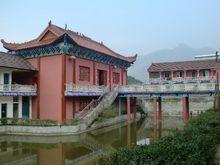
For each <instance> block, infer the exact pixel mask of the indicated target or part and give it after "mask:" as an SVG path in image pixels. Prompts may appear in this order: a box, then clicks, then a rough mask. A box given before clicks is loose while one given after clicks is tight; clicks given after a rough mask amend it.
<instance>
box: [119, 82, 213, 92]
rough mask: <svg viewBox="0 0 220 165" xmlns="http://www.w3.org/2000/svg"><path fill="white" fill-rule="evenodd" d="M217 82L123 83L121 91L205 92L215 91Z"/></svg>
mask: <svg viewBox="0 0 220 165" xmlns="http://www.w3.org/2000/svg"><path fill="white" fill-rule="evenodd" d="M215 85H216V83H214V82H212V83H185V84H176V83H174V82H172V83H169V84H159V85H151V84H144V85H123V86H120V87H119V93H141V92H142V93H148V92H149V93H152V92H155V93H156V92H163V93H164V92H186V91H188V92H203V91H215Z"/></svg>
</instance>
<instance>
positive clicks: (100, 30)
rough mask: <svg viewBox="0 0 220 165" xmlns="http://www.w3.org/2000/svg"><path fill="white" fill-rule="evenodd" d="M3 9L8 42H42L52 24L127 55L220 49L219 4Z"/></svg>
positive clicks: (57, 0) (45, 4)
mask: <svg viewBox="0 0 220 165" xmlns="http://www.w3.org/2000/svg"><path fill="white" fill-rule="evenodd" d="M0 6H1V9H0V38H1V39H4V40H5V41H8V42H25V41H28V40H31V39H34V38H36V37H37V36H38V35H39V34H40V33H41V32H42V31H43V29H44V28H45V27H46V26H47V24H48V22H49V20H51V21H52V23H53V24H56V25H58V26H61V27H65V24H67V25H68V28H69V29H71V30H73V31H78V32H81V33H84V34H85V35H87V36H89V37H91V38H92V39H94V40H97V41H103V42H104V43H105V44H106V45H107V46H109V47H110V48H112V49H113V50H115V51H117V52H119V53H121V54H123V55H133V54H135V53H138V54H139V55H146V54H147V53H150V52H151V51H154V50H158V49H163V48H173V47H175V46H176V45H178V44H179V43H185V44H188V45H189V46H191V47H195V48H198V47H212V48H215V49H219V48H220V35H219V34H220V14H219V13H220V1H219V0H108V1H107V0H78V1H76V0H36V1H34V0H32V1H31V0H7V1H1V2H0ZM0 50H4V49H3V47H2V44H1V45H0Z"/></svg>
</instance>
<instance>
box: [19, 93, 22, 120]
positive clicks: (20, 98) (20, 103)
mask: <svg viewBox="0 0 220 165" xmlns="http://www.w3.org/2000/svg"><path fill="white" fill-rule="evenodd" d="M18 118H22V96H19V97H18Z"/></svg>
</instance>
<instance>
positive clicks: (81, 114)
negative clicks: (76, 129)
mask: <svg viewBox="0 0 220 165" xmlns="http://www.w3.org/2000/svg"><path fill="white" fill-rule="evenodd" d="M107 92H108V86H107V87H106V88H105V90H104V92H103V94H102V95H101V96H99V98H98V99H92V101H91V102H90V103H89V104H88V105H87V106H86V107H85V108H83V110H82V111H80V112H79V113H76V118H79V119H82V118H83V117H85V116H86V114H88V112H89V111H90V110H92V109H93V108H95V107H96V106H97V105H98V104H99V103H100V102H101V100H102V98H103V97H104V95H105V94H106V93H107Z"/></svg>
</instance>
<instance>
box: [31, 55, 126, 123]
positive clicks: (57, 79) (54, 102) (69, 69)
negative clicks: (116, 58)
mask: <svg viewBox="0 0 220 165" xmlns="http://www.w3.org/2000/svg"><path fill="white" fill-rule="evenodd" d="M62 57H63V56H61V55H56V56H47V57H40V60H39V58H33V59H29V62H30V63H31V64H32V65H33V66H35V68H37V69H38V71H39V77H38V78H39V82H40V84H38V90H39V93H40V94H39V100H37V98H34V99H33V112H32V114H33V118H37V110H38V102H39V114H40V115H39V118H40V119H52V120H57V121H59V122H61V121H62V108H63V106H62V95H63V94H64V92H63V91H62V77H63V75H62V65H64V64H63V63H62ZM74 60H75V65H74ZM65 62H66V63H65V66H66V68H65V70H66V72H65V73H66V74H65V76H64V78H66V79H65V83H72V82H73V80H74V75H75V83H76V84H97V83H98V77H97V70H98V69H100V70H104V71H106V72H107V85H108V86H111V88H113V87H114V86H115V85H116V84H113V77H112V73H113V72H117V73H119V74H120V78H119V84H126V83H127V70H125V69H121V68H115V67H113V66H110V65H107V64H103V63H98V62H94V61H90V60H85V59H80V58H77V57H76V58H75V59H74V58H72V57H71V58H70V57H69V56H66V61H65ZM79 66H85V67H89V68H90V81H89V82H87V81H80V80H79ZM94 69H95V70H94ZM74 70H75V74H74V72H73V71H74ZM110 84H111V85H110ZM88 99H91V98H88ZM73 102H74V103H73ZM64 108H65V113H64V114H65V117H66V118H67V119H71V118H73V116H74V112H77V111H78V110H79V98H77V97H65V106H64Z"/></svg>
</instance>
